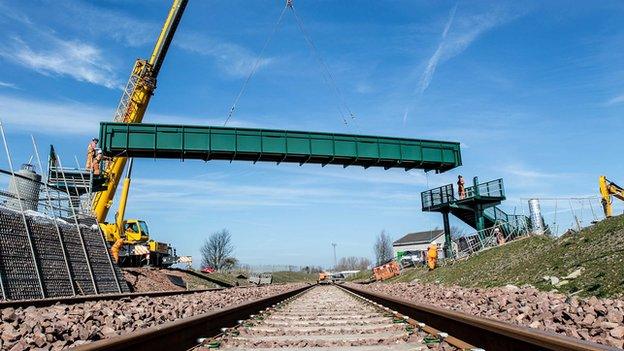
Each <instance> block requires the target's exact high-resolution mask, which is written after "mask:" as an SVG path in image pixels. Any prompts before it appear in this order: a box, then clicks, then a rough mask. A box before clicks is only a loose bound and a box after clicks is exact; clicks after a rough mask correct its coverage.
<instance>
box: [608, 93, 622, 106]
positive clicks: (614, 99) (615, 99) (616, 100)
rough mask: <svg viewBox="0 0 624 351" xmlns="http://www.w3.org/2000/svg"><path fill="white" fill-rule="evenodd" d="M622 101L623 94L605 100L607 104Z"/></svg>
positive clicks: (615, 103)
mask: <svg viewBox="0 0 624 351" xmlns="http://www.w3.org/2000/svg"><path fill="white" fill-rule="evenodd" d="M623 102H624V94H622V95H618V96H616V97H614V98H612V99H611V100H609V101H607V105H609V106H610V105H618V104H621V103H623Z"/></svg>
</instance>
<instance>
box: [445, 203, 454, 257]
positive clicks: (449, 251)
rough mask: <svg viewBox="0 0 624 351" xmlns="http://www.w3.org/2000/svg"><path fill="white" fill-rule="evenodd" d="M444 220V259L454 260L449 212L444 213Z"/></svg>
mask: <svg viewBox="0 0 624 351" xmlns="http://www.w3.org/2000/svg"><path fill="white" fill-rule="evenodd" d="M442 220H443V222H444V258H453V250H452V249H451V224H450V222H449V213H448V212H442Z"/></svg>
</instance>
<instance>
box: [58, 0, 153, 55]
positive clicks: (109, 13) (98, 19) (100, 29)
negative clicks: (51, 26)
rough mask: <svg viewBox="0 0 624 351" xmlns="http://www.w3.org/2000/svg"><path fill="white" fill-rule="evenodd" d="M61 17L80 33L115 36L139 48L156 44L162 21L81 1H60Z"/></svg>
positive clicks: (126, 43)
mask: <svg viewBox="0 0 624 351" xmlns="http://www.w3.org/2000/svg"><path fill="white" fill-rule="evenodd" d="M58 4H59V6H60V7H61V10H60V11H58V17H59V19H60V20H62V21H64V24H66V25H68V26H69V27H72V28H74V29H76V30H79V31H80V32H83V31H87V32H88V33H91V34H95V35H98V36H103V37H106V38H107V39H113V40H115V41H117V42H120V43H123V44H124V45H127V46H131V47H137V46H141V45H146V44H152V43H154V42H155V40H156V36H157V35H158V34H159V33H160V27H159V24H157V23H156V22H153V23H152V22H146V21H143V20H139V19H137V18H135V17H132V16H129V15H127V14H125V13H122V12H119V11H115V10H111V9H107V8H104V7H98V6H93V5H91V4H89V3H85V2H78V1H66V0H63V1H58Z"/></svg>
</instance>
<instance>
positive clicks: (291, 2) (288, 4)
mask: <svg viewBox="0 0 624 351" xmlns="http://www.w3.org/2000/svg"><path fill="white" fill-rule="evenodd" d="M286 6H287V7H290V8H291V9H292V7H293V0H286Z"/></svg>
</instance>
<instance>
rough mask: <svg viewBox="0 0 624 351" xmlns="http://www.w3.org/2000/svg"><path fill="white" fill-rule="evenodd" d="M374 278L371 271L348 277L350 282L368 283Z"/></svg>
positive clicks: (363, 271)
mask: <svg viewBox="0 0 624 351" xmlns="http://www.w3.org/2000/svg"><path fill="white" fill-rule="evenodd" d="M372 276H373V271H372V270H370V269H366V270H362V271H359V272H357V273H356V274H354V275H352V276H349V277H347V281H348V282H357V281H368V280H369V279H370V278H371V277H372Z"/></svg>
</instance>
